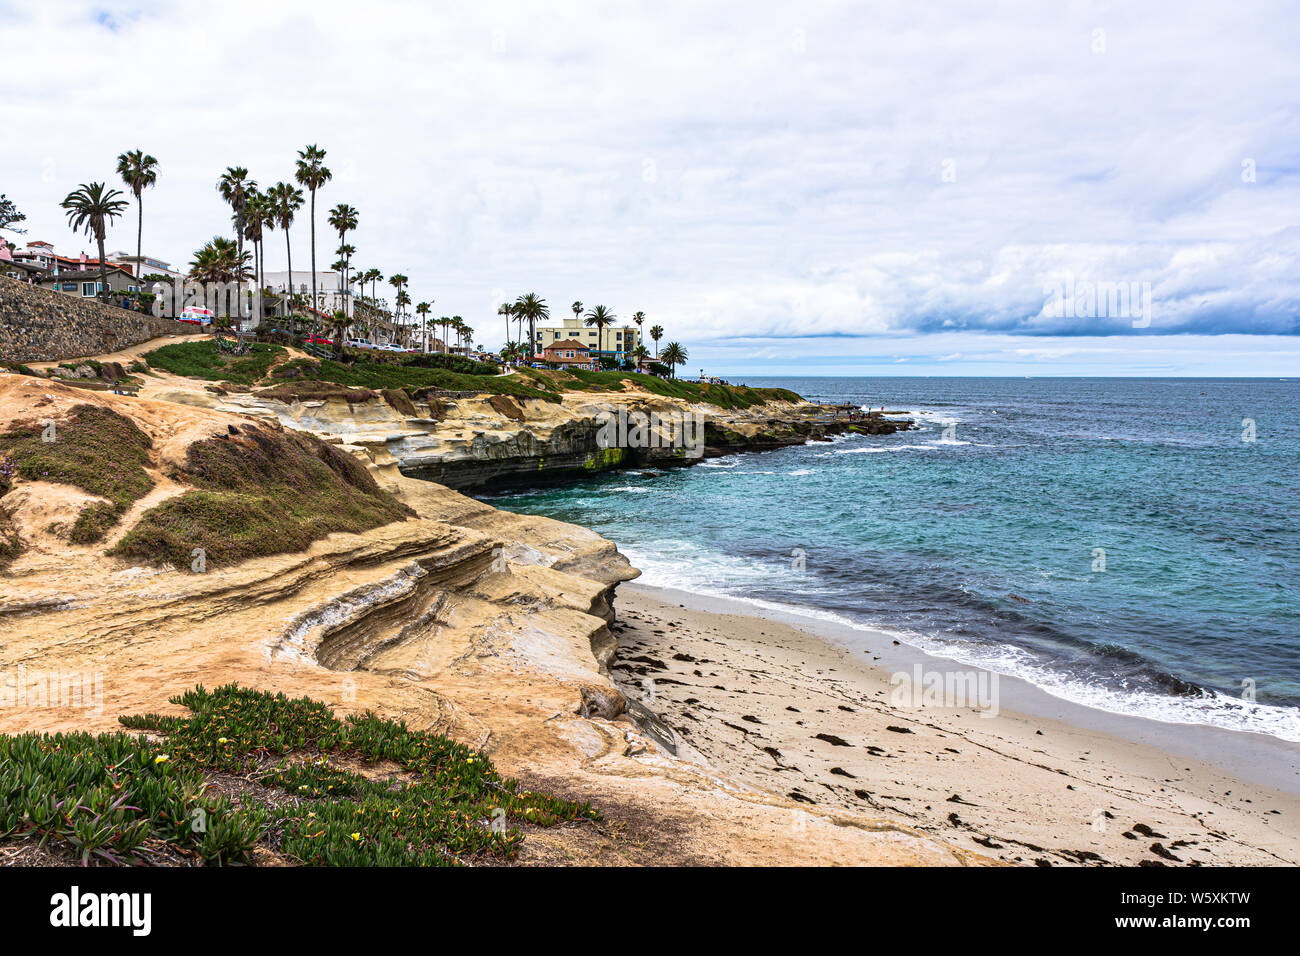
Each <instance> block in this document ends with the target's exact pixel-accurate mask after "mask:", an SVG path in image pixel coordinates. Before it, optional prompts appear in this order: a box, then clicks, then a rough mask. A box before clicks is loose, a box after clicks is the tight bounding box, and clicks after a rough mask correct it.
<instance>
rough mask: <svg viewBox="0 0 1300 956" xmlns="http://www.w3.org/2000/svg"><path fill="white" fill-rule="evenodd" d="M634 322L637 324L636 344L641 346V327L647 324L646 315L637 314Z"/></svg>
mask: <svg viewBox="0 0 1300 956" xmlns="http://www.w3.org/2000/svg"><path fill="white" fill-rule="evenodd" d="M632 321H633V322H635V323H636V344H637V345H640V344H641V325H642V323H644V322H645V313H644V312H637V313H636V314H634V315H633V316H632Z"/></svg>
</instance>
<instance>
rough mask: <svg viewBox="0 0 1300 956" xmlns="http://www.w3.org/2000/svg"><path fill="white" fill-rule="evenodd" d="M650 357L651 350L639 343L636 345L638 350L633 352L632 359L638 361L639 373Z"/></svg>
mask: <svg viewBox="0 0 1300 956" xmlns="http://www.w3.org/2000/svg"><path fill="white" fill-rule="evenodd" d="M649 357H650V350H649V349H648V348H646V347H645V346H644V345H642V344H641V343H640V342H638V343H637V344H636V348H634V349H633V350H632V358H634V359H636V364H637V370H638V371H639V370H640V368H641V363H642V362H644V361H645V360H646V359H648V358H649Z"/></svg>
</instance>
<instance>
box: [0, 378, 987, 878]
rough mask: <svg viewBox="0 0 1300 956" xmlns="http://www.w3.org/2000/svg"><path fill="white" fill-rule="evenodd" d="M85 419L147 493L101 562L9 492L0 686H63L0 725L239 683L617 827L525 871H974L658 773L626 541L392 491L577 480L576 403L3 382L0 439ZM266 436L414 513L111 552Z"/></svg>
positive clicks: (29, 486)
mask: <svg viewBox="0 0 1300 956" xmlns="http://www.w3.org/2000/svg"><path fill="white" fill-rule="evenodd" d="M587 400H590V396H587ZM630 400H631V401H638V402H641V401H645V399H644V398H641V397H637V398H632V399H630ZM87 403H89V404H92V405H96V406H99V407H103V408H105V409H109V410H111V411H113V412H115V413H116V414H117V415H120V416H122V417H123V418H126V419H129V420H130V421H131V422H132V423H133V424H134V426H135V427H136V428H138V429H139V430H140V431H141V432H143V433H145V434H146V435H147V436H148V438H149V450H148V454H147V461H146V462H145V464H144V469H145V471H146V472H147V473H148V475H149V477H150V479H151V481H152V486H151V488H150V490H149V491H148V492H147V493H146V494H144V495H143V497H140V498H138V499H137V500H135V501H134V502H133V503H131V504H130V505H129V507H127V508H126V509H125V511H124V513H123V514H122V515H121V519H120V521H118V522H117V523H116V525H115V526H113V527H112V529H111V530H110V531H109V532H108V534H107V536H106V537H105V539H104V540H102V541H100V542H97V543H94V544H76V543H73V542H72V541H70V540H68V529H69V528H70V527H71V526H73V525H74V524H75V523H76V519H77V516H78V515H79V514H80V513H81V512H82V511H83V510H84V509H85V508H86V507H87V506H88V505H93V504H95V503H96V499H95V496H93V495H90V494H88V493H86V492H84V491H82V490H79V489H77V488H75V487H72V486H70V485H68V484H61V483H56V482H51V481H43V480H24V479H18V480H15V481H13V482H11V487H4V488H0V491H3V492H4V493H3V495H2V496H0V513H2V515H3V520H2V522H0V524H3V526H4V527H0V530H4V529H5V528H7V529H8V531H7V533H8V534H10V535H11V536H12V538H13V540H15V541H17V542H18V550H17V553H16V556H14V557H13V559H12V561H11V562H10V563H9V564H8V567H7V569H6V570H5V571H4V572H3V573H0V673H3V674H5V675H8V676H10V677H14V678H17V679H21V680H23V681H26V682H28V683H30V684H31V686H32V687H36V686H37V685H38V683H39V682H41V681H44V682H45V684H44V686H45V687H46V689H47V691H49V690H51V689H54V690H55V693H54V695H53V699H47V700H44V701H42V702H40V703H39V704H36V705H34V704H33V702H32V701H31V700H28V702H27V704H26V705H25V706H9V707H5V708H0V730H2V731H5V732H16V731H20V730H32V729H35V730H56V729H90V730H111V729H115V727H116V717H117V716H118V715H119V714H124V713H135V712H146V711H158V712H164V713H165V712H171V711H173V710H175V708H172V707H171V706H170V705H168V704H167V699H168V697H169V696H171V695H173V694H175V693H178V692H180V691H182V690H184V689H186V688H188V687H191V686H193V685H195V684H198V683H203V684H205V685H207V686H216V685H220V684H224V683H227V682H230V681H238V682H239V683H241V684H243V685H246V686H250V687H255V688H262V689H270V690H284V691H285V692H287V693H291V694H306V695H310V696H312V697H314V698H318V699H320V700H323V701H324V702H326V703H327V704H329V705H331V706H333V707H336V708H338V709H339V710H341V711H361V710H364V709H367V708H371V709H374V710H376V711H378V712H380V713H383V714H385V715H387V716H392V717H399V718H402V719H404V720H406V721H407V722H408V723H409V724H410V725H411V726H412V727H414V728H416V729H433V730H437V731H440V732H444V733H447V734H449V735H451V736H453V737H456V738H458V739H461V740H463V741H465V742H467V743H470V744H473V745H475V746H479V747H482V748H484V749H485V750H487V751H488V752H489V753H490V754H491V755H492V758H493V760H494V762H496V763H497V764H498V765H499V766H501V767H502V768H504V769H505V770H506V771H507V772H510V773H512V774H516V775H518V776H520V777H522V778H524V779H525V780H526V781H529V780H531V781H535V782H537V783H539V784H545V785H547V786H549V787H550V788H551V789H552V790H555V791H558V792H561V793H564V794H566V795H572V796H576V797H581V798H583V799H589V800H591V801H593V802H594V803H597V804H598V805H600V806H601V807H602V808H603V809H605V810H606V812H607V816H608V820H609V823H608V824H607V825H605V826H603V827H597V828H581V829H577V830H573V831H557V832H547V833H538V834H532V835H530V837H529V843H528V844H526V850H525V857H524V859H525V860H529V859H531V860H533V861H535V862H561V861H565V860H572V861H586V862H602V863H654V862H718V863H800V862H844V863H849V862H857V863H939V864H944V863H969V862H978V861H980V860H981V859H982V858H980V857H978V856H976V855H974V854H971V853H969V852H968V851H965V850H958V849H954V848H951V847H949V846H947V845H946V844H944V843H943V842H941V841H939V840H936V839H935V838H933V837H930V836H928V835H925V834H921V833H919V832H917V831H914V830H911V829H909V828H907V827H905V826H900V825H899V824H898V823H897V822H895V821H893V820H890V819H885V818H876V817H869V816H864V815H858V814H843V813H830V812H808V811H806V810H804V809H802V808H796V807H794V806H793V805H791V804H790V803H788V802H787V801H785V800H783V799H781V798H778V797H775V796H773V795H770V794H768V793H764V792H760V791H758V790H754V789H750V788H748V787H745V786H743V785H740V784H737V783H735V782H733V781H730V780H728V779H725V778H724V777H722V776H721V775H719V774H718V773H717V772H715V771H714V770H712V769H711V768H710V767H709V766H708V765H707V764H706V763H704V762H703V761H702V760H700V759H698V757H697V756H695V755H692V754H691V753H690V752H688V750H684V751H683V752H682V753H680V754H678V755H677V756H673V755H672V754H670V753H668V752H666V751H665V750H664V749H663V748H661V747H660V746H659V745H658V744H656V743H655V740H654V739H653V736H652V735H651V734H650V733H647V731H646V729H644V728H649V729H651V730H652V729H653V727H652V723H651V721H652V716H653V715H647V714H636V715H635V716H634V715H630V714H629V712H628V710H629V706H628V702H627V700H626V699H625V698H624V697H623V695H622V694H621V693H620V692H619V691H618V689H617V688H616V686H615V685H614V683H613V682H612V681H611V680H610V678H609V674H608V667H607V665H608V662H609V659H610V655H611V654H612V653H613V651H614V648H615V642H614V640H613V638H612V636H611V634H610V629H609V624H610V623H611V622H612V620H613V617H614V611H613V603H614V588H615V585H617V584H618V583H619V582H621V581H626V580H629V579H631V578H633V577H635V576H636V573H637V572H636V571H635V570H634V569H633V568H631V567H630V566H629V565H628V563H627V561H626V560H625V559H624V558H623V557H622V556H621V555H620V554H619V553H618V552H617V551H616V549H615V548H614V546H613V545H612V544H611V543H610V542H608V541H606V540H604V539H602V538H600V537H599V536H598V535H596V534H594V533H593V532H591V531H587V530H585V529H582V528H578V527H575V526H572V525H566V524H563V523H560V522H556V521H552V520H549V519H545V518H535V517H525V516H519V515H513V514H508V513H505V512H499V511H496V510H494V509H492V508H490V507H488V506H487V505H484V504H482V503H480V502H476V501H474V500H472V499H469V498H466V497H464V496H463V495H461V494H459V493H457V492H455V491H453V490H450V489H448V488H446V487H444V486H442V485H439V484H435V483H433V482H430V481H422V480H417V479H414V478H411V477H408V476H407V475H406V474H403V472H404V471H407V472H411V473H419V472H420V470H421V469H422V468H432V469H436V468H437V467H438V465H437V464H436V463H437V462H438V461H439V460H441V458H442V457H444V456H445V457H446V459H447V460H449V461H464V462H471V461H477V460H478V459H479V456H480V455H481V456H482V457H483V458H484V459H486V460H487V461H489V462H490V461H492V460H494V457H495V459H496V460H501V461H511V462H512V466H513V463H514V462H518V461H523V460H526V458H525V457H524V453H525V452H526V451H528V450H529V448H530V445H529V443H530V442H539V443H541V444H542V446H544V447H545V448H546V450H548V451H554V452H555V453H558V454H565V455H568V456H570V458H571V459H572V460H575V461H576V459H577V458H578V457H579V456H580V455H582V454H583V453H584V452H585V451H586V449H585V447H580V446H582V443H583V442H584V441H585V439H582V438H580V437H577V436H578V435H579V434H580V433H581V432H582V430H583V429H584V428H586V427H587V426H586V425H585V424H583V422H584V421H585V418H586V417H587V416H590V415H591V414H592V410H591V409H590V408H587V407H585V406H583V405H581V404H577V403H575V404H572V405H571V404H570V402H569V401H567V400H566V402H564V403H563V404H562V405H561V406H560V408H559V409H558V410H557V409H538V408H533V407H531V405H529V406H523V405H519V406H516V407H517V408H518V414H519V415H520V416H521V418H519V419H515V418H513V417H509V416H505V415H503V414H502V412H501V410H500V409H499V408H496V409H494V408H492V406H491V404H490V403H486V402H485V401H482V400H466V401H463V402H457V403H455V407H454V409H452V408H448V409H446V410H445V412H444V414H442V415H441V416H438V417H435V416H432V415H431V416H428V418H427V420H426V419H423V418H421V417H419V416H417V417H416V420H413V419H412V418H411V417H410V416H408V415H402V414H400V413H398V412H396V411H395V410H394V409H393V408H392V407H391V406H390V405H388V404H387V403H370V402H367V403H366V404H365V405H363V406H359V407H356V408H353V409H348V410H347V411H346V412H345V409H346V408H347V406H346V403H342V407H339V406H337V405H336V404H334V403H332V402H323V403H319V404H313V403H300V404H298V405H296V406H293V405H289V406H286V405H284V404H283V403H276V402H268V401H266V400H264V399H259V398H257V397H256V396H252V395H250V394H226V395H221V394H217V393H214V392H212V391H208V390H206V389H205V388H203V387H202V386H201V385H197V384H195V383H185V382H183V381H182V380H159V381H157V382H154V383H152V384H151V385H150V387H149V388H148V389H147V390H146V392H145V394H144V395H142V397H139V398H131V397H124V396H117V395H113V394H109V393H104V392H87V391H85V390H83V389H77V388H73V387H71V386H68V385H64V384H61V383H57V382H53V381H47V380H41V379H35V378H31V377H27V376H19V375H8V374H3V373H0V432H4V431H6V430H9V429H11V428H12V426H13V425H14V424H15V423H17V422H21V421H32V420H35V421H44V420H49V421H56V422H58V421H61V420H63V419H64V418H65V417H67V416H68V415H70V414H71V413H72V410H73V409H74V408H76V407H77V406H80V405H84V404H87ZM200 406H203V407H200ZM544 413H545V414H544ZM506 420H509V421H513V422H514V423H515V424H516V426H517V425H519V424H521V423H523V424H526V425H527V426H528V427H526V428H524V429H519V428H517V427H516V428H515V429H513V430H512V429H510V428H507V427H506V426H505V424H504V422H505V421H506ZM761 420H762V415H761V413H757V412H756V413H755V414H754V415H753V416H752V417H750V418H749V419H748V422H743V421H737V425H738V426H743V427H750V426H753V427H754V428H755V430H756V431H761V430H762V425H761ZM272 422H274V423H276V424H278V423H284V424H288V425H292V426H293V427H296V428H305V429H311V430H313V431H316V432H318V433H320V434H322V435H325V436H328V437H330V438H332V439H333V440H334V441H335V442H336V443H338V444H339V446H341V447H342V448H345V449H348V450H351V451H353V452H354V453H356V454H357V455H358V456H363V459H364V460H365V461H367V462H368V467H369V472H370V474H371V475H372V476H373V477H374V479H375V481H376V482H377V484H378V487H379V488H381V489H383V490H384V491H386V492H388V493H391V494H392V495H393V496H395V497H396V498H397V499H398V500H400V501H401V502H402V503H403V504H404V505H406V506H407V507H409V508H410V509H411V511H412V512H413V514H412V516H410V517H407V518H405V520H396V521H392V522H390V523H387V524H383V525H381V526H379V527H375V528H373V529H371V530H369V531H365V532H363V533H355V534H354V533H334V534H330V535H328V536H327V537H324V538H322V539H319V540H316V541H314V543H312V544H311V545H310V546H309V547H307V548H306V549H305V550H301V551H293V552H289V553H284V554H274V555H268V556H264V557H257V558H254V559H251V560H246V561H242V562H240V563H236V564H232V565H229V566H215V567H208V568H206V569H204V570H202V571H201V572H196V571H194V570H192V569H190V568H180V569H178V568H173V567H169V566H161V567H160V566H152V565H149V564H138V563H135V562H132V561H129V560H126V559H123V558H115V557H109V556H107V554H106V551H108V550H111V549H112V548H113V546H114V545H115V543H117V542H118V541H120V540H121V538H122V537H123V536H124V535H126V534H127V533H128V532H129V531H130V529H131V528H132V527H134V526H136V525H137V524H138V522H139V521H140V520H141V517H142V516H143V515H145V514H147V513H148V512H149V510H150V509H154V508H158V507H159V506H160V505H162V504H163V503H165V502H167V501H168V500H169V499H173V498H175V497H176V496H178V495H181V494H184V493H185V492H186V491H187V490H188V489H187V487H186V485H185V482H186V481H187V480H188V479H187V478H186V476H185V473H184V472H183V471H181V470H178V469H179V464H180V463H181V462H183V461H185V460H186V456H187V454H188V452H189V450H190V449H191V448H192V447H193V446H194V444H195V443H197V442H203V441H211V440H214V439H217V438H219V437H220V436H222V435H236V434H241V433H243V432H244V431H246V430H247V429H248V428H250V426H257V427H262V428H266V427H274V425H272ZM756 423H759V424H756ZM232 429H233V431H232ZM525 433H526V434H528V435H529V436H530V437H528V438H524V437H522V435H523V434H525ZM532 447H533V450H536V447H535V446H532ZM493 449H496V450H497V451H493ZM565 449H567V451H566V450H565ZM399 466H400V467H399ZM468 473H469V466H468V465H467V466H466V470H465V471H464V472H463V474H468ZM482 474H483V473H482V472H480V475H482ZM73 682H77V684H78V686H79V689H82V690H87V693H86V694H85V695H84V696H83V697H81V698H79V699H76V700H74V699H71V698H66V697H64V696H63V695H62V693H61V692H59V691H58V688H59V687H61V686H70V685H71V684H72V683H73ZM95 688H98V693H96V692H95ZM632 709H633V710H637V707H636V706H634V707H633V708H632ZM638 721H639V722H638ZM796 820H797V822H798V825H799V839H798V840H797V841H793V840H792V839H791V834H792V830H791V827H792V826H793V825H794V823H795V821H796Z"/></svg>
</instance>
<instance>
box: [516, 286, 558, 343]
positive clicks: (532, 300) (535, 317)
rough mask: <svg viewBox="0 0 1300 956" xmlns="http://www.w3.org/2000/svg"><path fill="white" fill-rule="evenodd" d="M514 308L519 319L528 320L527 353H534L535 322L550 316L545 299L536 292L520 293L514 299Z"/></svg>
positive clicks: (521, 330)
mask: <svg viewBox="0 0 1300 956" xmlns="http://www.w3.org/2000/svg"><path fill="white" fill-rule="evenodd" d="M515 308H516V309H517V310H518V314H519V316H520V318H521V319H527V320H528V354H529V355H535V354H536V352H537V323H538V322H541V321H543V320H545V319H549V318H550V317H551V310H550V309H549V308H547V306H546V300H545V299H543V298H540V297H539V296H538V295H537V294H536V293H534V292H529V293H528V294H527V295H521V296H520V297H519V298H518V299H516V300H515ZM519 331H520V334H522V333H523V327H522V322H521V323H520V330H519Z"/></svg>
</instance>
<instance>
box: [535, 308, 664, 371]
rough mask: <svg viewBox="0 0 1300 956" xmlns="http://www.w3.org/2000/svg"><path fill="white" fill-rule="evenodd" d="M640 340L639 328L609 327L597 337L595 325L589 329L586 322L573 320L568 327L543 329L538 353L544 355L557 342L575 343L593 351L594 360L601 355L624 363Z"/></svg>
mask: <svg viewBox="0 0 1300 956" xmlns="http://www.w3.org/2000/svg"><path fill="white" fill-rule="evenodd" d="M640 341H641V338H640V333H639V332H638V330H637V327H636V326H635V325H620V326H613V325H607V326H605V328H603V329H601V330H600V335H599V336H597V334H596V329H595V327H594V326H593V327H592V328H587V327H586V326H585V325H583V324H582V319H579V318H572V319H565V320H564V324H563V325H559V326H555V325H548V326H545V327H541V326H539V327H538V329H537V343H536V345H537V348H536V351H538V352H541V351H542V349H544V348H546V347H547V346H548V345H552V344H554V343H555V342H564V343H568V342H572V343H574V344H575V345H581V346H583V347H584V348H587V349H590V350H591V353H592V356H593V357H595V355H597V354H599V355H600V356H601V357H602V358H612V359H615V360H616V361H619V362H621V361H623V360H624V359H627V358H631V357H632V351H633V350H634V349H635V348H636V347H637V345H638V344H640Z"/></svg>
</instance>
